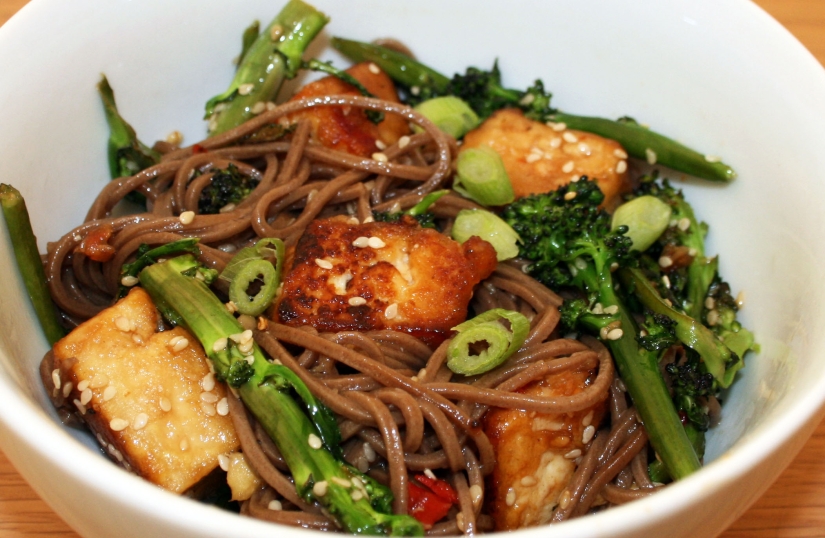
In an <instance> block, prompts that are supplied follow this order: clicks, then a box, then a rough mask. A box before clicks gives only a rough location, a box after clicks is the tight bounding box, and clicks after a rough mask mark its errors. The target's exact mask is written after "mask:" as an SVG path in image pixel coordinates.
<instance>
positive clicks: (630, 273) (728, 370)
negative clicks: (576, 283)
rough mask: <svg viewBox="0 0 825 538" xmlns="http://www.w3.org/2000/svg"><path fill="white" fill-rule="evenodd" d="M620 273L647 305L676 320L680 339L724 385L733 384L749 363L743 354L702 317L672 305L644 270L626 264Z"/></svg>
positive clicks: (623, 279) (721, 385) (676, 328)
mask: <svg viewBox="0 0 825 538" xmlns="http://www.w3.org/2000/svg"><path fill="white" fill-rule="evenodd" d="M619 276H620V278H621V280H622V283H623V284H624V285H625V287H626V288H627V289H630V290H633V293H634V295H635V296H636V297H637V298H638V299H639V300H640V301H641V302H642V304H643V305H644V306H645V307H646V308H648V309H650V310H652V311H653V312H655V313H657V314H661V315H663V316H667V317H668V318H670V319H672V320H673V321H675V322H676V326H675V328H674V329H675V331H676V337H677V338H678V339H679V341H680V342H682V343H683V344H684V345H686V346H688V347H689V348H691V349H693V350H694V351H696V352H697V353H698V354H699V356H700V357H702V362H703V364H704V365H705V368H706V369H707V371H708V372H710V373H711V374H712V375H713V377H714V379H716V382H717V383H719V386H720V387H722V388H728V387H730V385H731V383H733V378H734V376H735V375H736V372H737V371H738V370H739V369H741V368H742V366H744V365H745V364H744V361H743V360H742V358H741V357H738V356H737V355H736V354H735V353H732V352H731V350H730V349H728V347H727V346H726V345H725V344H724V343H723V342H721V341H720V340H719V339H718V338H717V337H716V335H715V334H714V333H713V331H711V330H710V329H708V328H707V327H705V326H704V325H702V323H701V322H700V321H699V320H698V319H694V318H692V317H690V316H688V315H686V314H682V313H681V312H678V311H676V310H674V309H673V308H672V307H670V306H668V304H667V303H665V302H664V300H663V299H662V297H661V296H660V295H659V293H658V292H657V291H656V289H655V288H654V287H653V285H652V284H651V283H650V281H649V280H648V279H647V278H645V276H644V274H643V273H642V272H641V271H639V270H638V269H634V268H624V269H620V270H619Z"/></svg>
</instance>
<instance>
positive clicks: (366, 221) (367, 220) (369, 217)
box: [364, 215, 375, 224]
mask: <svg viewBox="0 0 825 538" xmlns="http://www.w3.org/2000/svg"><path fill="white" fill-rule="evenodd" d="M370 222H375V219H374V218H372V215H370V216H368V217H366V218H365V219H364V224H369V223H370Z"/></svg>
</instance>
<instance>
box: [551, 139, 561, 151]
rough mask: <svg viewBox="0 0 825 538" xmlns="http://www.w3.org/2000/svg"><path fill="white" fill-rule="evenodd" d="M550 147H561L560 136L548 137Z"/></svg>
mask: <svg viewBox="0 0 825 538" xmlns="http://www.w3.org/2000/svg"><path fill="white" fill-rule="evenodd" d="M550 147H551V148H552V149H556V148H559V147H561V138H559V137H554V138H552V139H550Z"/></svg>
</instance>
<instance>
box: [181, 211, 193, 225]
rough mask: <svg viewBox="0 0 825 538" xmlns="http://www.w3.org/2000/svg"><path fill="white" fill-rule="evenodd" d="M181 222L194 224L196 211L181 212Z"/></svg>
mask: <svg viewBox="0 0 825 538" xmlns="http://www.w3.org/2000/svg"><path fill="white" fill-rule="evenodd" d="M178 218H179V219H180V223H181V224H183V225H184V226H185V225H187V224H192V221H193V220H195V212H194V211H184V212H183V213H181V214H180V217H178Z"/></svg>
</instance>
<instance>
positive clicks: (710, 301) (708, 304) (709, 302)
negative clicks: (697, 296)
mask: <svg viewBox="0 0 825 538" xmlns="http://www.w3.org/2000/svg"><path fill="white" fill-rule="evenodd" d="M715 307H716V300H715V299H714V298H713V297H705V308H707V309H708V310H713V309H714V308H715Z"/></svg>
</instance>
